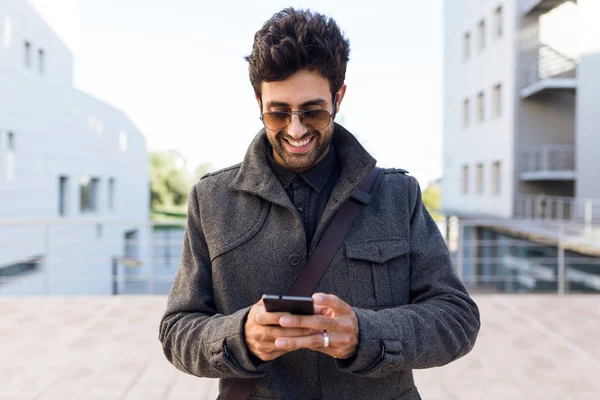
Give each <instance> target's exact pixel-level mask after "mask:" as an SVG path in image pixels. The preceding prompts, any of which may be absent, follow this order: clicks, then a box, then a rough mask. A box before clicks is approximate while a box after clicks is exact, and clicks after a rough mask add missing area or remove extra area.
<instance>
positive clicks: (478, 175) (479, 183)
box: [475, 164, 483, 194]
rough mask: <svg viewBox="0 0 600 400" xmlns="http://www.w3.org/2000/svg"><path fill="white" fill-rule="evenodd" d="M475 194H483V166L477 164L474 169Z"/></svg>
mask: <svg viewBox="0 0 600 400" xmlns="http://www.w3.org/2000/svg"><path fill="white" fill-rule="evenodd" d="M475 193H477V194H482V193H483V164H477V167H476V168H475Z"/></svg>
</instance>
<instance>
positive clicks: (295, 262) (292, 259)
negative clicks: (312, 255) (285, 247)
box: [288, 254, 300, 266]
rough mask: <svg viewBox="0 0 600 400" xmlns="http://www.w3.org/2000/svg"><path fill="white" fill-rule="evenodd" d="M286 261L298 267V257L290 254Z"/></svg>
mask: <svg viewBox="0 0 600 400" xmlns="http://www.w3.org/2000/svg"><path fill="white" fill-rule="evenodd" d="M288 261H289V262H290V265H294V266H296V265H298V264H300V256H299V255H298V254H292V255H291V256H290V257H289V258H288Z"/></svg>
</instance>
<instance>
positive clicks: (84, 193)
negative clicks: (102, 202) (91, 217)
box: [79, 177, 100, 212]
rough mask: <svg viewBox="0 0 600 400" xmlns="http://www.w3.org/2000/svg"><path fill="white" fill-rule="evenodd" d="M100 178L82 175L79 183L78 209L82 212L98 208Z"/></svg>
mask: <svg viewBox="0 0 600 400" xmlns="http://www.w3.org/2000/svg"><path fill="white" fill-rule="evenodd" d="M99 186H100V179H98V178H92V179H89V178H88V177H83V178H82V179H81V182H80V184H79V198H80V209H81V211H82V212H88V211H97V210H98V201H97V200H98V189H99Z"/></svg>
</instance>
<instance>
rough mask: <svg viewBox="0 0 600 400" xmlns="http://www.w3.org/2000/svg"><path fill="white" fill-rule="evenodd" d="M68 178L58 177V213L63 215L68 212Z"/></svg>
mask: <svg viewBox="0 0 600 400" xmlns="http://www.w3.org/2000/svg"><path fill="white" fill-rule="evenodd" d="M68 202H69V178H68V177H66V176H59V177H58V215H59V216H61V217H63V216H65V215H67V214H68Z"/></svg>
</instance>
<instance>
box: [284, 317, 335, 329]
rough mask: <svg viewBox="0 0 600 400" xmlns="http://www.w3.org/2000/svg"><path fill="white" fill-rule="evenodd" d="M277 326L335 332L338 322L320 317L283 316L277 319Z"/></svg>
mask: <svg viewBox="0 0 600 400" xmlns="http://www.w3.org/2000/svg"><path fill="white" fill-rule="evenodd" d="M279 325H281V326H283V327H287V328H310V329H317V330H319V331H321V330H323V329H327V330H337V328H338V326H339V322H338V320H337V319H335V318H331V317H324V316H322V315H292V314H289V315H284V316H282V317H281V318H279Z"/></svg>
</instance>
